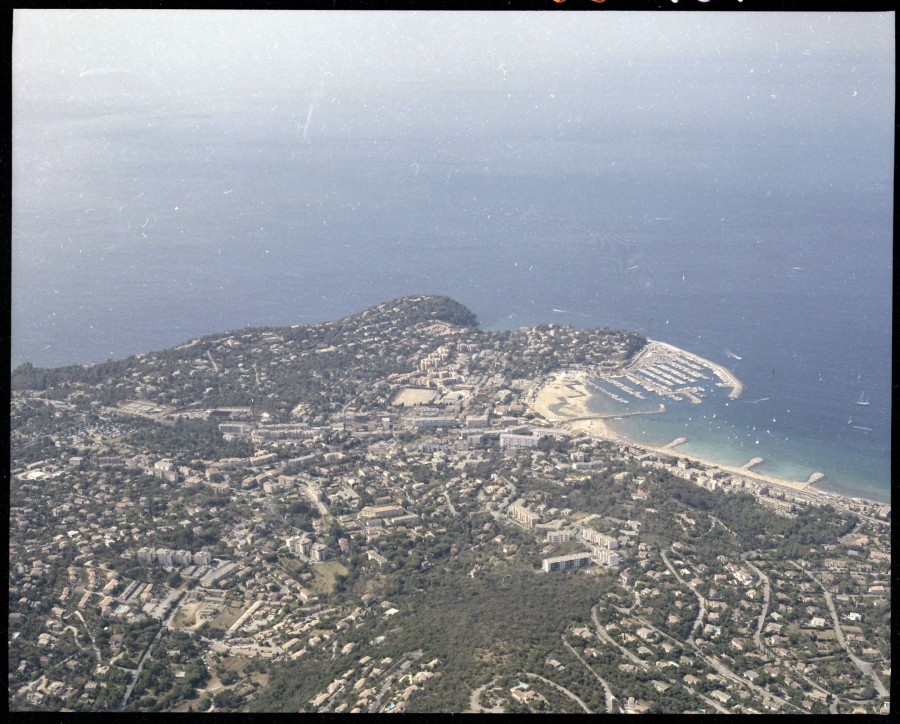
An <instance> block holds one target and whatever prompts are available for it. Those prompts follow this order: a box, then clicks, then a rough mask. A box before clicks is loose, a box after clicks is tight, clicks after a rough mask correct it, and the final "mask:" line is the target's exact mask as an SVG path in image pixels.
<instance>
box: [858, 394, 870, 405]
mask: <svg viewBox="0 0 900 724" xmlns="http://www.w3.org/2000/svg"><path fill="white" fill-rule="evenodd" d="M856 404H857V405H862V406H863V407H866V406H868V404H869V401H868V400H867V399H866V393H865V392H860V393H859V399H858V400H857V401H856Z"/></svg>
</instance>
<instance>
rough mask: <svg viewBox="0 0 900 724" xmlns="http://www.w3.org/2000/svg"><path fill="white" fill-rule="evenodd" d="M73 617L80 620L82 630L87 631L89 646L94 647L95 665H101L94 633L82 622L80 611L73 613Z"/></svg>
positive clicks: (101, 658)
mask: <svg viewBox="0 0 900 724" xmlns="http://www.w3.org/2000/svg"><path fill="white" fill-rule="evenodd" d="M75 615H76V616H78V618H79V619H80V620H81V623H83V624H84V630H85V631H87V634H88V636H90V637H91V645H92V646H93V647H94V653H95V654H96V655H97V665H98V666H102V665H103V656H102V655H101V654H100V647H99V646H97V641H96V639H94V632H93V631H91V629H90V628H89V627H88V625H87V622H86V621H85V620H84V616H82V615H81V611H75Z"/></svg>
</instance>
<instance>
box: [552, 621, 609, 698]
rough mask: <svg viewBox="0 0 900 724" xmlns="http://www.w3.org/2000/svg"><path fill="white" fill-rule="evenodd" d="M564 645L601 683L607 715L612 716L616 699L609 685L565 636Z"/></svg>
mask: <svg viewBox="0 0 900 724" xmlns="http://www.w3.org/2000/svg"><path fill="white" fill-rule="evenodd" d="M563 644H564V645H565V647H566V648H567V649H569V651H571V652H572V653H573V654H574V655H575V658H577V659H578V660H579V661H580V662H581V663H582V664H584V667H585V668H586V669H587V670H588V671H590V672H591V673H592V674H593V675H594V678H595V679H597V681H599V682H600V686H602V687H603V691H604V692H605V693H606V713H607V714H612V713H613V705H614V702H615V699H616V698H615V697H614V696H613V693H612V689H610V688H609V684H607V683H606V681H604V679H603V678H602V677H601V676H600V674H598V673H597V672H596V671H594V669H593V668H591V665H590V664H589V663H588V662H587V661H585V660H584V659H583V658H581V656H580V655H579V653H578V652H577V651H576V650H575V649H574V648H572V646H570V645H569V642H568V641H566V637H565V636H563Z"/></svg>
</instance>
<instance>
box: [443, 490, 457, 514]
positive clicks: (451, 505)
mask: <svg viewBox="0 0 900 724" xmlns="http://www.w3.org/2000/svg"><path fill="white" fill-rule="evenodd" d="M444 498H445V499H446V500H447V505H449V506H450V512H451V513H453V515H459V513H457V512H456V508H454V507H453V502H452V501H451V500H450V494H449V493H444Z"/></svg>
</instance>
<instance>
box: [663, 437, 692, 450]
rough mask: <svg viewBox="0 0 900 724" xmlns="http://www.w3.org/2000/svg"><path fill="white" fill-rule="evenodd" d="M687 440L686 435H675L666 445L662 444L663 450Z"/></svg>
mask: <svg viewBox="0 0 900 724" xmlns="http://www.w3.org/2000/svg"><path fill="white" fill-rule="evenodd" d="M687 441H688V439H687V438H686V437H676V438H675V439H674V440H672V442H670V443H669V444H668V445H665V446H663V450H671V449H672V448H676V447H678V446H679V445H684V443H686V442H687Z"/></svg>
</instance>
